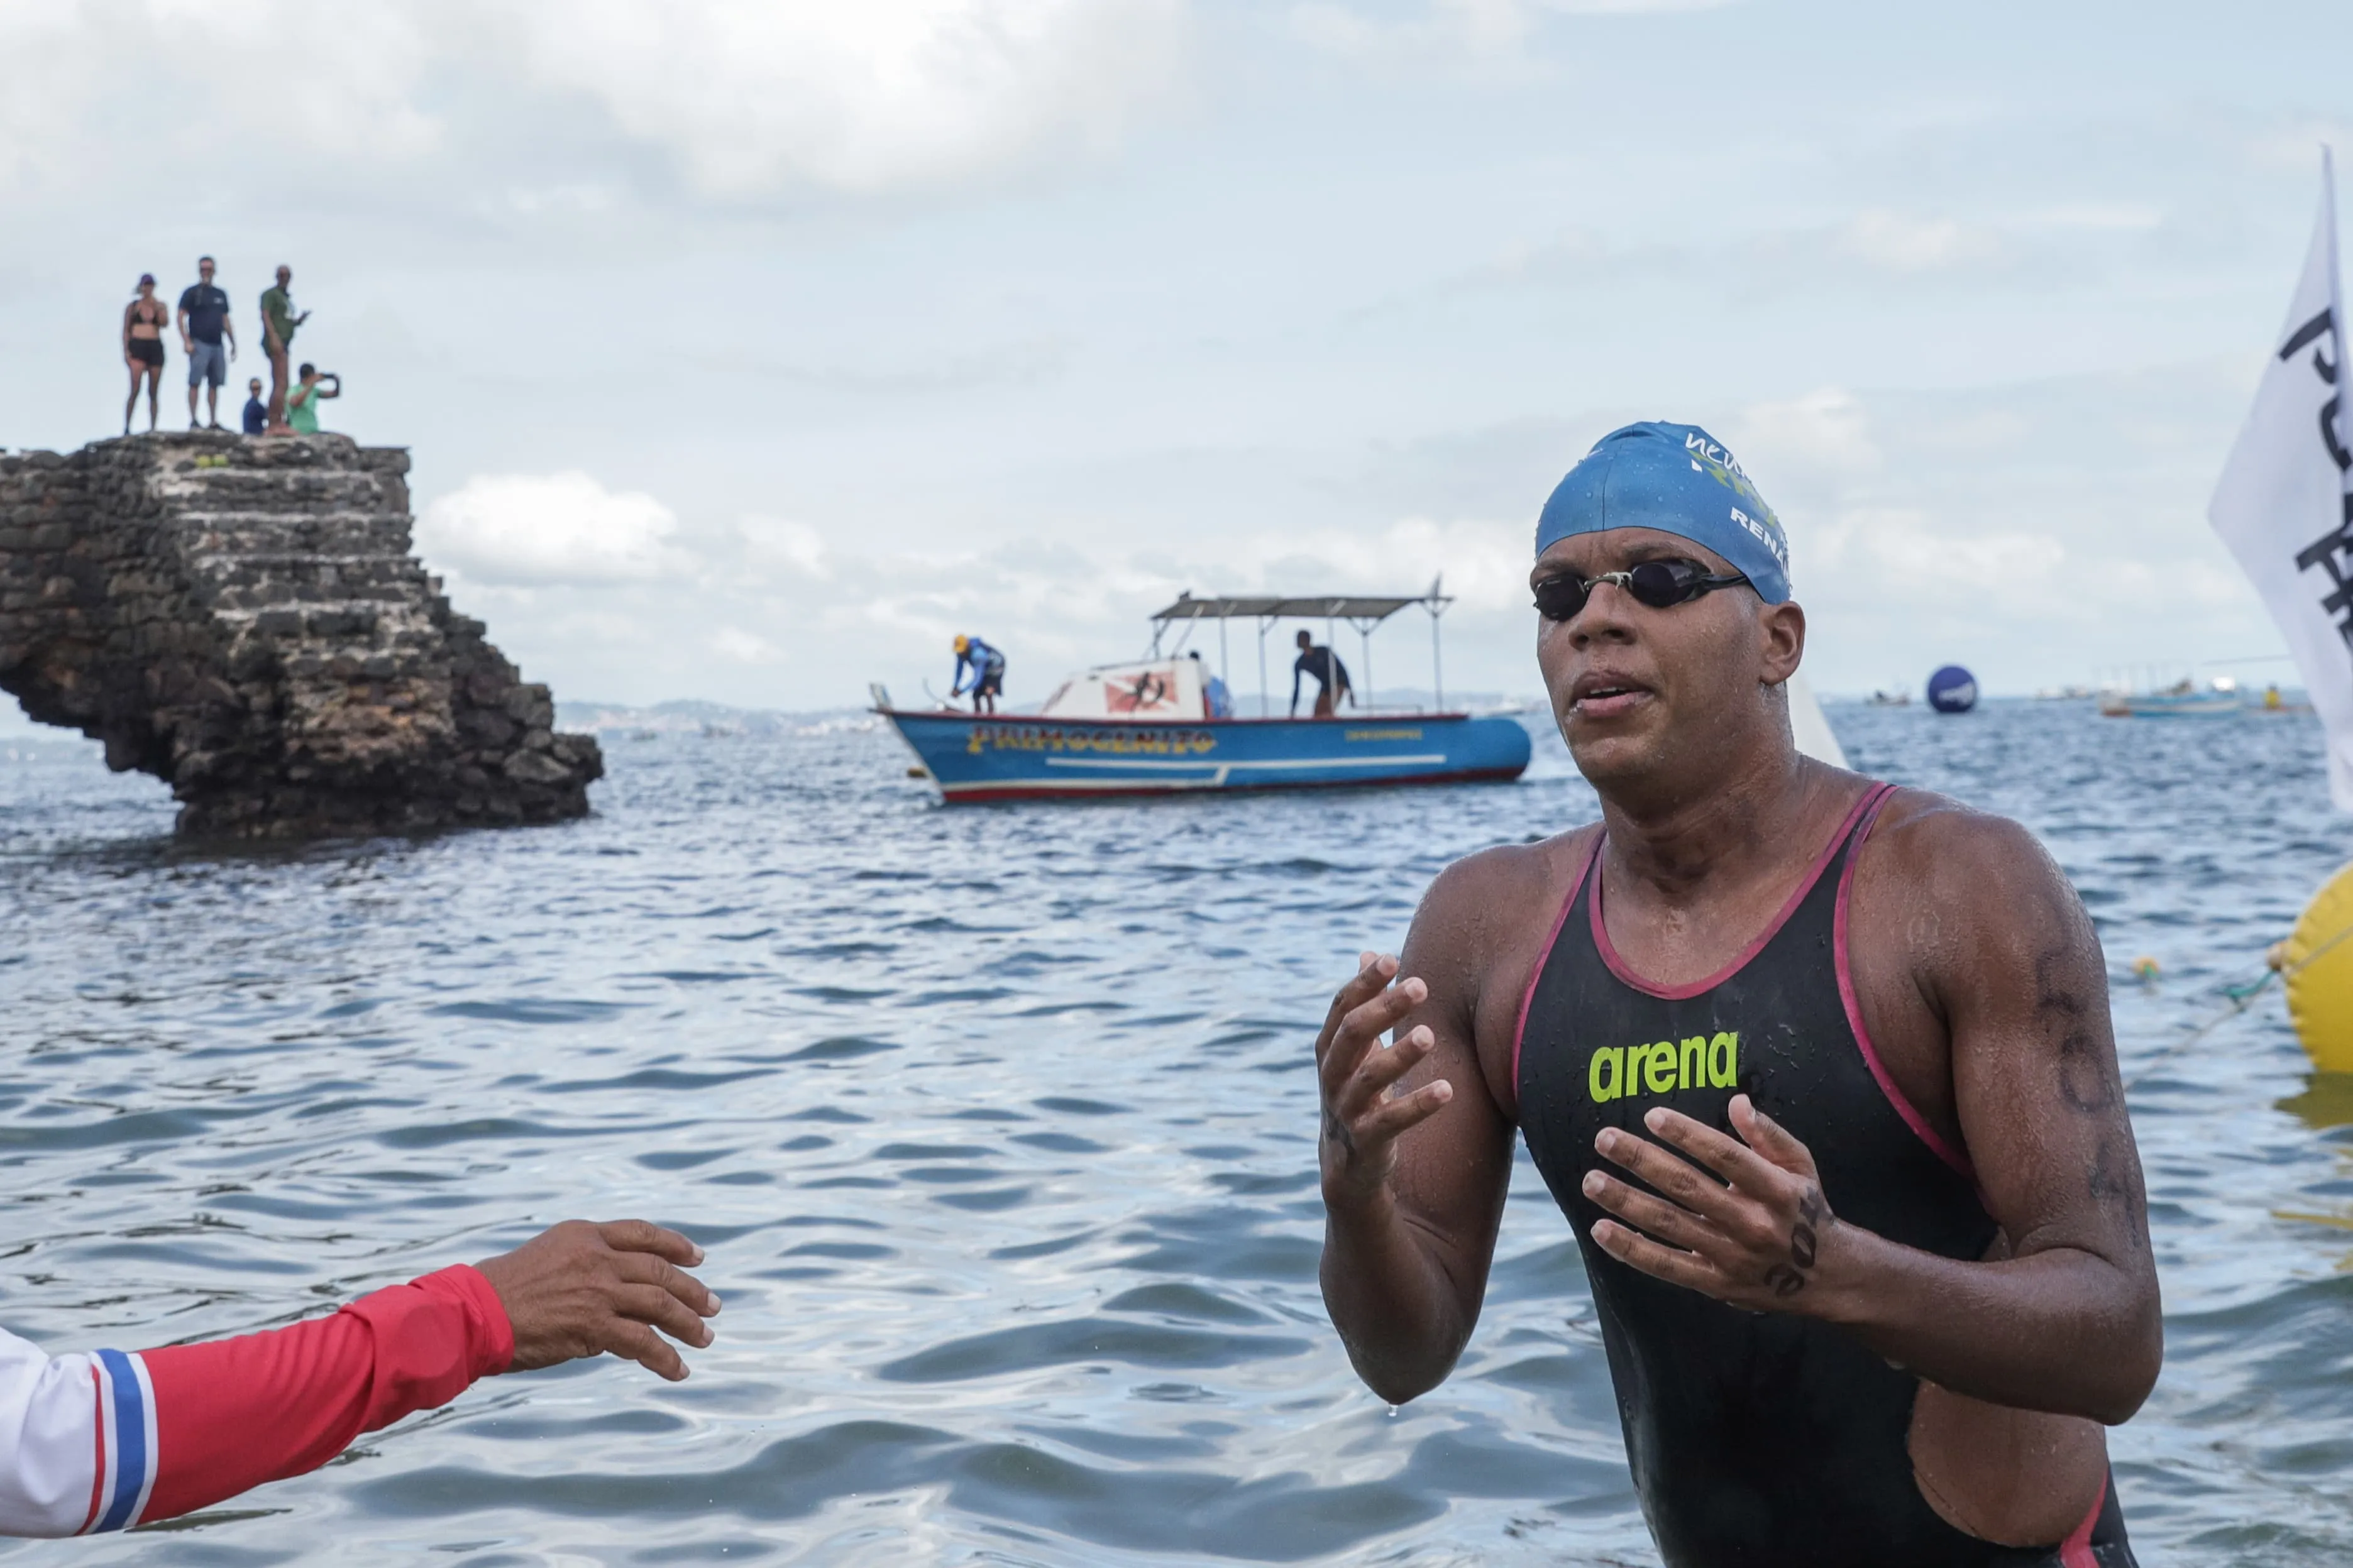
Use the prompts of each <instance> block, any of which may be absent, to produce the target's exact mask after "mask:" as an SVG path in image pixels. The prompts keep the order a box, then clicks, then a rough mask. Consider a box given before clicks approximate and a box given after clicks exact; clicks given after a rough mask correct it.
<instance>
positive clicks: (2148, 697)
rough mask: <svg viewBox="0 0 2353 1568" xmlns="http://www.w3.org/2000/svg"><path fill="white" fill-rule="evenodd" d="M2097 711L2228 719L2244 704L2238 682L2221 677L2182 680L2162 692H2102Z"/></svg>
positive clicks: (2113, 715)
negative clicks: (2196, 680) (2198, 681)
mask: <svg viewBox="0 0 2353 1568" xmlns="http://www.w3.org/2000/svg"><path fill="white" fill-rule="evenodd" d="M2100 711H2101V712H2102V713H2104V714H2105V715H2106V716H2107V717H2109V718H2111V719H2231V718H2235V717H2237V716H2238V715H2239V714H2241V713H2243V712H2245V711H2246V704H2245V703H2244V702H2243V701H2242V700H2240V696H2239V683H2238V682H2237V681H2235V680H2232V679H2231V678H2230V677H2228V676H2221V677H2219V678H2217V679H2214V680H2211V681H2210V682H2208V683H2207V684H2206V685H2204V686H2200V685H2198V684H2196V683H2195V682H2193V681H2189V680H2181V681H2177V682H2175V683H2174V684H2173V685H2171V686H2168V687H2167V688H2165V689H2163V690H2161V691H2138V692H2134V691H2116V690H2109V691H2104V692H2102V693H2101V694H2100Z"/></svg>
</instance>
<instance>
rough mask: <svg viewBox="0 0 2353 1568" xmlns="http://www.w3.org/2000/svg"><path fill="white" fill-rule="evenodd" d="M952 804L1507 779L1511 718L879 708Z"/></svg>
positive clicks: (1521, 744)
mask: <svg viewBox="0 0 2353 1568" xmlns="http://www.w3.org/2000/svg"><path fill="white" fill-rule="evenodd" d="M881 712H882V716H883V717H884V718H886V719H888V720H890V721H891V722H892V725H893V726H894V727H895V728H896V729H897V730H898V731H899V733H900V735H901V736H902V738H904V739H905V741H906V742H907V744H908V745H909V746H910V747H912V748H913V750H914V752H915V755H916V756H917V757H918V758H919V759H921V760H922V762H923V767H924V769H925V771H926V772H928V773H930V774H931V776H932V778H933V780H934V783H936V784H938V786H939V789H940V794H941V796H942V797H943V798H944V799H945V800H946V801H948V802H949V803H950V804H952V805H967V804H972V803H976V802H983V801H995V800H1084V799H1099V798H1102V797H1104V796H1113V795H1199V794H1204V793H1213V794H1215V793H1227V792H1232V791H1248V790H1270V789H1332V788H1340V787H1350V786H1355V787H1362V786H1365V785H1369V784H1471V783H1477V782H1482V781H1492V782H1502V781H1506V780H1510V779H1515V778H1517V777H1519V776H1520V773H1521V772H1522V771H1523V770H1525V768H1526V767H1527V765H1528V755H1529V751H1530V746H1529V741H1528V732H1527V730H1526V729H1525V727H1524V726H1523V725H1522V724H1521V723H1520V722H1519V721H1517V720H1515V719H1504V718H1472V717H1471V716H1470V715H1468V714H1462V713H1441V714H1414V715H1406V716H1398V717H1386V716H1367V717H1359V718H1338V719H1212V720H1206V721H1198V722H1179V723H1169V722H1161V721H1155V722H1148V723H1138V722H1134V721H1123V720H1103V719H1045V718H1040V717H1039V716H1037V715H1035V714H1022V713H1007V714H974V713H940V712H932V713H924V712H910V711H907V710H901V709H883V710H881Z"/></svg>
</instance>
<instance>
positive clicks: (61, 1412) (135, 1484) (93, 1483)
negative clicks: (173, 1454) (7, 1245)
mask: <svg viewBox="0 0 2353 1568" xmlns="http://www.w3.org/2000/svg"><path fill="white" fill-rule="evenodd" d="M154 1482H155V1401H154V1396H153V1393H152V1392H151V1390H150V1388H149V1384H148V1381H147V1369H146V1366H145V1364H144V1363H142V1362H141V1361H140V1359H139V1358H138V1357H137V1356H135V1355H125V1354H123V1353H122V1352H121V1351H98V1352H90V1353H82V1352H75V1353H73V1354H70V1355H61V1356H54V1357H53V1356H47V1355H44V1354H43V1353H42V1352H41V1349H40V1347H39V1346H38V1345H36V1344H33V1343H31V1342H28V1341H26V1340H20V1339H18V1338H17V1337H16V1335H14V1334H12V1333H9V1332H7V1331H5V1330H0V1535H79V1534H82V1533H83V1532H85V1531H94V1530H121V1529H122V1528H123V1527H124V1526H125V1525H128V1524H130V1523H131V1522H132V1521H134V1520H136V1519H137V1518H138V1517H139V1511H140V1510H141V1508H142V1507H143V1506H144V1505H145V1503H146V1500H147V1494H148V1492H149V1490H150V1489H153V1486H154Z"/></svg>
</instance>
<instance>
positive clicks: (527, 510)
mask: <svg viewBox="0 0 2353 1568" xmlns="http://www.w3.org/2000/svg"><path fill="white" fill-rule="evenodd" d="M677 531H678V517H677V515H676V514H675V513H673V512H672V511H671V510H670V508H668V507H666V506H664V505H663V504H662V503H661V502H659V501H658V500H655V499H654V498H653V497H651V496H649V495H647V494H644V493H643V492H642V491H637V490H623V491H614V490H608V489H606V488H605V487H604V486H603V485H601V484H599V483H598V482H597V481H596V480H595V479H591V478H589V476H587V475H586V474H583V473H578V472H573V473H562V474H483V475H478V476H476V477H475V478H473V479H468V480H467V481H466V482H465V483H464V484H463V485H461V486H459V488H458V489H456V490H454V491H452V492H451V493H450V494H448V495H446V496H443V497H441V498H440V499H439V500H436V501H434V502H433V503H432V504H431V505H430V506H428V507H427V508H426V509H425V512H424V515H422V516H421V517H419V518H418V519H417V551H418V552H419V553H420V554H421V555H423V556H424V557H425V559H426V560H427V562H428V563H431V564H432V565H433V566H434V567H436V568H437V569H442V570H448V571H453V572H455V573H456V574H458V575H459V576H460V577H463V578H465V579H467V580H469V581H471V582H477V583H488V584H498V585H500V586H504V587H543V586H550V585H554V584H596V583H635V582H642V581H644V580H646V579H648V578H654V577H666V576H672V575H676V574H681V573H683V572H685V571H688V570H691V567H692V566H693V564H694V561H693V557H691V556H690V555H689V554H687V553H686V552H683V551H681V550H679V549H677V548H676V547H674V546H673V545H672V544H671V543H670V536H671V535H672V534H674V533H675V532H677Z"/></svg>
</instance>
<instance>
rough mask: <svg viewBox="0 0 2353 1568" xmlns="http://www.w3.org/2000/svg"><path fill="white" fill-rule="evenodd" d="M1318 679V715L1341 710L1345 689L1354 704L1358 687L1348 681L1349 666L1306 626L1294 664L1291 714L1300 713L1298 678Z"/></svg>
mask: <svg viewBox="0 0 2353 1568" xmlns="http://www.w3.org/2000/svg"><path fill="white" fill-rule="evenodd" d="M1303 675H1307V676H1313V677H1314V679H1315V717H1317V718H1318V719H1329V718H1330V717H1332V715H1333V714H1334V713H1335V712H1337V711H1338V710H1339V708H1340V698H1341V696H1342V695H1343V694H1344V693H1345V695H1346V697H1347V699H1348V700H1349V702H1351V703H1352V704H1353V703H1354V702H1355V701H1356V688H1355V687H1354V686H1352V685H1350V684H1349V681H1348V667H1347V666H1346V665H1345V664H1342V663H1341V662H1340V656H1339V655H1338V654H1336V653H1334V652H1333V651H1332V650H1331V649H1330V648H1329V647H1325V646H1324V644H1322V643H1319V642H1317V641H1316V640H1315V638H1314V637H1313V636H1311V635H1310V634H1309V633H1308V632H1307V631H1306V630H1305V629H1304V628H1302V629H1301V631H1300V634H1299V657H1298V658H1296V659H1294V660H1293V661H1292V665H1291V715H1292V717H1293V718H1294V719H1295V718H1297V717H1298V716H1299V678H1300V677H1301V676H1303Z"/></svg>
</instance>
